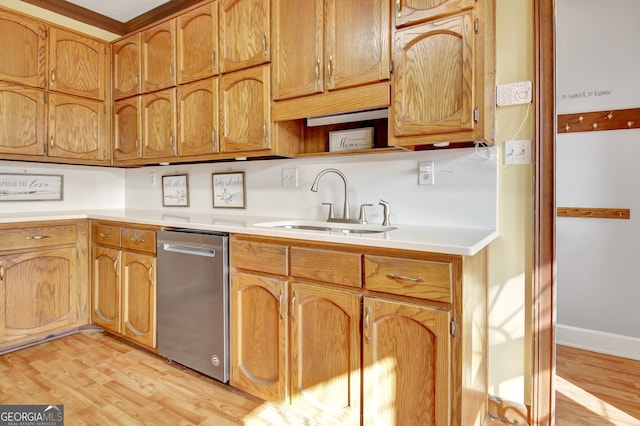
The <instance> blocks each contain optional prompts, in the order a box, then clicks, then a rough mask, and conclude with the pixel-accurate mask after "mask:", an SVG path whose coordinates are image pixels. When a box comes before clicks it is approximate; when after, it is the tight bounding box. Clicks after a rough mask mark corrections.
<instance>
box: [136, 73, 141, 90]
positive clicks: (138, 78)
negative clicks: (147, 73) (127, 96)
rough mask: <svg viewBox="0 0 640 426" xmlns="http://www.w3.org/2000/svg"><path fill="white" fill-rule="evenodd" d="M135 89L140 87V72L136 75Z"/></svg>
mask: <svg viewBox="0 0 640 426" xmlns="http://www.w3.org/2000/svg"><path fill="white" fill-rule="evenodd" d="M135 87H136V88H138V87H140V73H139V72H137V73H136V85H135Z"/></svg>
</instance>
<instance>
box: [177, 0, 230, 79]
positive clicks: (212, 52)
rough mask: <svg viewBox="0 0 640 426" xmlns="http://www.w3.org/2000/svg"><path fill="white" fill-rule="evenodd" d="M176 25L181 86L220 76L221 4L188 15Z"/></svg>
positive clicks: (208, 5) (214, 4) (211, 5)
mask: <svg viewBox="0 0 640 426" xmlns="http://www.w3.org/2000/svg"><path fill="white" fill-rule="evenodd" d="M176 21H177V31H178V34H177V39H178V51H177V58H178V83H179V84H183V83H188V82H190V81H194V80H200V79H202V78H206V77H210V76H212V75H215V74H218V73H219V69H218V60H219V56H220V51H219V49H218V2H217V1H214V2H212V3H209V4H206V5H204V6H201V7H199V8H197V9H194V10H192V11H190V12H186V13H184V14H182V15H180V16H178V17H177V18H176Z"/></svg>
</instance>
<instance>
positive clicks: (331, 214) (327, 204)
mask: <svg viewBox="0 0 640 426" xmlns="http://www.w3.org/2000/svg"><path fill="white" fill-rule="evenodd" d="M322 205H323V206H329V218H328V219H327V220H330V219H333V204H331V203H322Z"/></svg>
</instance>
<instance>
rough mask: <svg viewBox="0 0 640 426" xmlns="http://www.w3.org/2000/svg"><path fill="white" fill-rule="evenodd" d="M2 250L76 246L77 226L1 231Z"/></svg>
mask: <svg viewBox="0 0 640 426" xmlns="http://www.w3.org/2000/svg"><path fill="white" fill-rule="evenodd" d="M0 241H2V250H19V249H25V248H32V247H47V246H57V245H63V244H76V226H75V225H60V226H38V227H33V228H17V229H3V230H0Z"/></svg>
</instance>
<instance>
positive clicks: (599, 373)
mask: <svg viewBox="0 0 640 426" xmlns="http://www.w3.org/2000/svg"><path fill="white" fill-rule="evenodd" d="M556 353H557V360H556V425H557V426H574V425H575V426H611V425H616V426H617V425H620V426H637V425H640V361H633V360H630V359H625V358H617V357H613V356H609V355H603V354H599V353H595V352H589V351H584V350H580V349H575V348H569V347H566V346H560V345H558V346H557V347H556Z"/></svg>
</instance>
